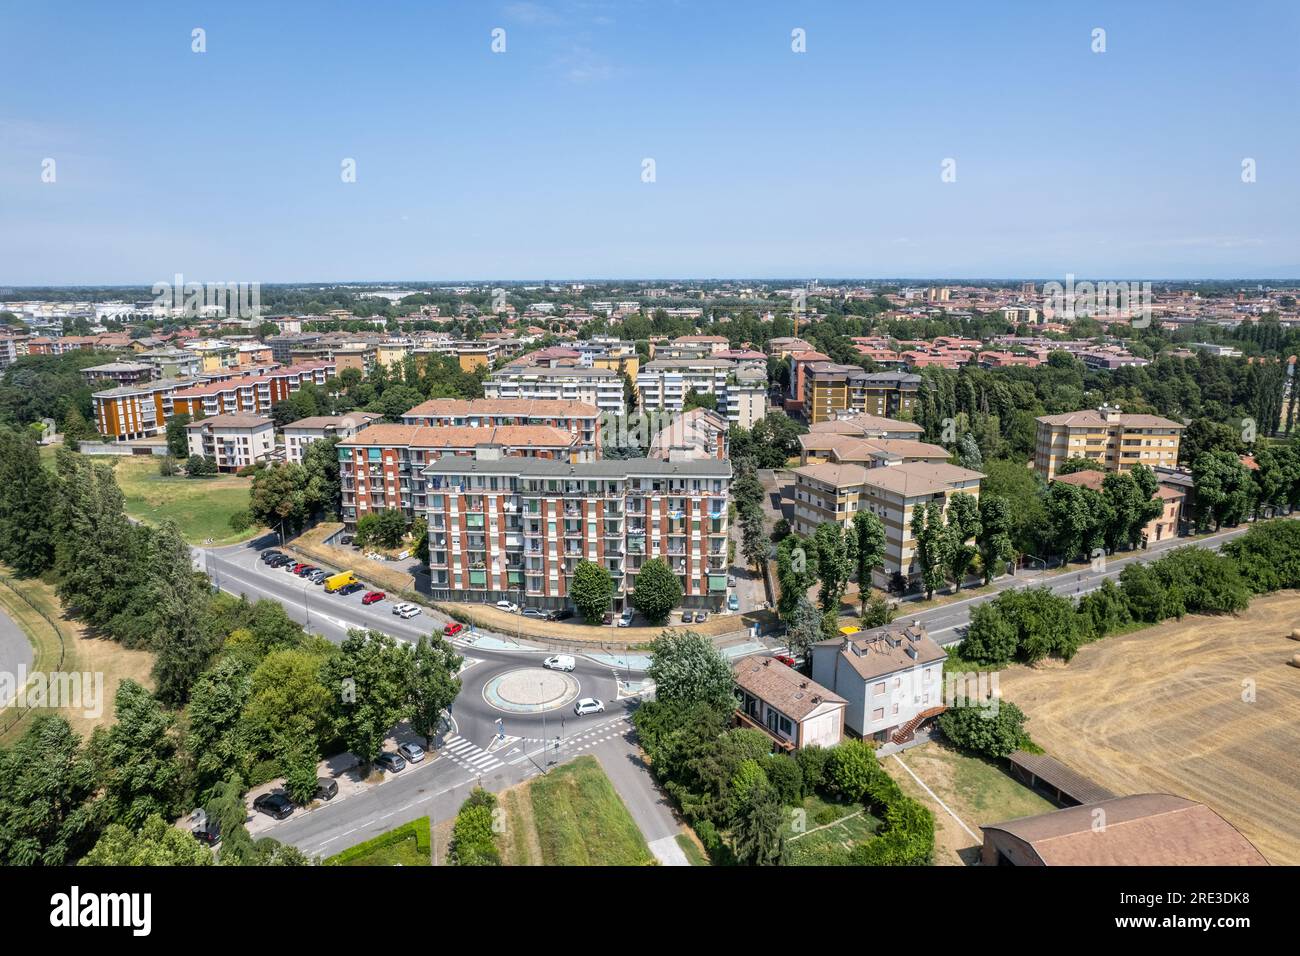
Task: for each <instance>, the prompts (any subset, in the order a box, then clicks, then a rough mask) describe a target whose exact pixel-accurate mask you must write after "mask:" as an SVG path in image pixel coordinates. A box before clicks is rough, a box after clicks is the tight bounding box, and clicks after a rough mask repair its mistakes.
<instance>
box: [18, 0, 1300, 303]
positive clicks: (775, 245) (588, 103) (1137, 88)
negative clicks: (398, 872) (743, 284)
mask: <svg viewBox="0 0 1300 956" xmlns="http://www.w3.org/2000/svg"><path fill="white" fill-rule="evenodd" d="M1297 28H1300V10H1297V8H1296V7H1295V6H1294V5H1291V4H1286V3H1281V2H1275V3H1265V4H1262V5H1260V6H1258V7H1253V8H1252V9H1251V13H1250V15H1249V16H1247V15H1244V14H1243V13H1241V12H1240V11H1238V10H1235V9H1233V8H1229V7H1225V6H1222V5H1211V4H1204V3H1173V2H1169V3H1150V4H1143V5H1141V6H1140V7H1136V6H1135V5H1126V4H1120V3H1093V4H1089V5H1088V6H1087V8H1086V9H1067V8H1061V9H1057V8H1055V7H1046V8H1045V7H1043V6H1042V5H1033V4H1028V3H1023V4H1022V3H1008V4H1004V5H1002V6H1000V7H998V8H994V9H987V8H984V7H975V6H973V5H966V4H959V3H955V2H939V3H934V4H931V5H928V6H927V7H926V8H925V10H924V11H923V12H918V11H916V10H915V9H910V10H909V9H907V8H902V7H899V8H874V7H867V6H866V5H862V4H856V3H838V2H826V3H819V4H815V5H809V6H807V7H806V8H805V7H803V6H801V5H791V4H785V3H777V2H755V3H751V4H746V5H744V7H743V8H732V9H728V8H726V7H725V5H701V4H691V3H685V2H664V3H651V2H638V0H627V2H602V0H539V2H505V3H481V4H445V5H441V4H440V5H430V4H427V3H421V2H415V0H410V2H395V3H391V4H386V5H385V9H384V12H383V14H382V15H378V14H375V15H371V14H370V13H368V12H367V13H366V14H365V15H363V14H362V13H361V12H360V11H359V10H357V9H354V8H351V7H344V6H338V7H335V6H331V5H328V4H327V5H312V6H310V7H308V6H303V7H301V8H298V9H295V10H283V9H262V8H260V7H252V6H250V7H247V8H242V7H234V6H231V5H216V4H212V5H203V4H198V5H193V6H186V7H184V8H176V7H175V6H174V5H168V4H162V3H155V2H144V3H139V4H134V5H131V6H129V7H122V6H105V5H97V4H91V3H88V2H78V3H59V4H45V5H38V4H25V5H9V6H6V7H5V8H4V9H3V10H0V31H3V33H4V35H5V36H6V37H8V38H10V39H11V43H10V44H9V47H8V50H7V67H8V71H9V74H10V76H11V77H15V78H22V79H21V82H13V83H11V84H9V88H8V89H6V91H5V94H4V96H3V97H0V288H23V287H37V286H75V285H87V286H123V287H127V286H130V287H139V286H146V287H147V286H151V285H152V284H154V283H155V282H164V281H170V279H171V277H172V276H173V275H174V274H176V273H183V274H185V275H186V276H187V277H193V278H194V280H195V281H216V280H228V281H241V282H261V283H263V284H268V285H270V284H290V285H302V284H320V285H328V284H347V283H352V284H363V283H377V282H382V283H387V284H403V283H436V284H452V283H463V284H471V283H486V282H535V283H540V282H564V281H573V282H602V281H628V282H631V281H645V282H666V281H673V280H677V281H747V280H748V281H763V282H779V281H781V280H790V281H792V282H793V281H802V280H800V279H799V277H807V278H820V279H822V281H836V279H837V278H839V279H842V280H844V281H852V280H855V279H860V280H861V281H864V282H882V281H889V280H894V281H903V282H905V281H909V280H908V278H907V277H913V278H912V279H911V280H910V281H914V282H917V283H920V282H930V283H934V282H948V283H954V284H955V283H962V282H965V283H976V282H979V281H985V282H1007V281H1016V280H1017V279H1020V280H1023V281H1028V280H1030V279H1033V280H1036V281H1040V282H1041V281H1046V280H1051V279H1055V280H1058V281H1060V280H1063V279H1064V277H1065V275H1066V274H1068V273H1072V274H1074V275H1076V276H1078V277H1080V278H1086V279H1091V280H1102V279H1151V280H1153V281H1168V282H1191V281H1198V280H1202V281H1232V280H1237V281H1240V282H1243V283H1258V284H1262V285H1270V284H1272V285H1278V284H1283V282H1284V280H1288V279H1289V280H1292V281H1295V277H1297V276H1300V226H1298V225H1297V222H1296V217H1295V212H1296V210H1297V209H1300V176H1297V172H1298V170H1297V157H1300V131H1298V130H1297V127H1296V124H1295V123H1293V122H1291V121H1290V117H1292V116H1293V114H1294V95H1293V93H1292V91H1293V90H1295V89H1296V88H1297V84H1298V83H1300V65H1298V64H1297V62H1296V59H1295V57H1294V55H1293V51H1292V49H1291V47H1292V45H1293V38H1294V37H1295V36H1296V35H1297ZM196 29H199V30H202V31H203V32H202V34H201V35H200V39H201V43H200V40H199V39H195V34H194V31H195V30H196ZM1098 29H1100V30H1104V31H1105V34H1104V45H1105V50H1104V52H1094V49H1095V48H1096V47H1097V46H1098V41H1097V39H1096V34H1095V31H1096V30H1098ZM498 30H500V31H504V33H501V34H494V31H498ZM796 30H800V31H804V32H803V33H802V34H800V35H797V36H792V32H793V31H796ZM494 43H496V44H497V47H498V48H500V47H501V45H502V44H504V51H503V52H493V44H494ZM801 43H802V44H803V45H804V47H805V49H806V52H796V51H795V48H797V47H799V45H800V44H801ZM195 45H200V46H203V47H205V52H198V53H196V52H193V47H194V46H195ZM646 160H653V167H652V168H653V174H654V175H653V181H652V182H646V181H643V180H644V179H645V178H646V174H647V170H648V168H649V167H647V165H646V163H645V161H646ZM948 160H955V164H954V165H951V166H948V165H945V163H946V161H948ZM51 161H52V162H51ZM348 161H352V163H354V164H355V165H354V167H353V168H354V169H355V180H356V181H355V182H345V181H344V178H345V176H346V174H347V172H348V168H349V167H348ZM1244 164H1248V165H1244ZM945 171H947V172H948V173H949V174H950V175H949V176H948V178H952V177H951V173H953V172H955V181H951V182H945V181H944V173H945ZM1247 173H1249V174H1250V175H1252V176H1253V178H1254V181H1251V182H1247V181H1243V176H1245V175H1247ZM50 180H52V181H50ZM402 275H406V276H412V275H422V276H432V277H435V278H426V279H400V278H393V277H394V276H402ZM439 276H450V277H460V278H436V277H439ZM466 276H468V277H477V278H464V277H466ZM944 276H947V277H949V278H942V277H944ZM304 277H306V278H304ZM557 277H568V278H557Z"/></svg>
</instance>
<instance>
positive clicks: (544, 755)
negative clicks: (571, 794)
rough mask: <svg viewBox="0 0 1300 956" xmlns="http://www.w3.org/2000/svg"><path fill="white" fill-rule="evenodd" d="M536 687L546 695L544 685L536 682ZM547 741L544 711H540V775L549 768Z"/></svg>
mask: <svg viewBox="0 0 1300 956" xmlns="http://www.w3.org/2000/svg"><path fill="white" fill-rule="evenodd" d="M537 687H538V689H539V690H540V691H541V692H542V693H543V694H545V693H546V685H545V684H543V683H542V682H541V681H538V683H537ZM548 739H549V738H547V736H546V711H545V710H543V711H542V773H546V768H547V767H548V766H550V757H549V755H548V754H547V752H546V741H547V740H548Z"/></svg>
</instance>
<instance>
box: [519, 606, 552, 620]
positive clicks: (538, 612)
mask: <svg viewBox="0 0 1300 956" xmlns="http://www.w3.org/2000/svg"><path fill="white" fill-rule="evenodd" d="M519 613H520V614H522V615H523V616H524V617H531V618H533V619H534V620H538V621H545V620H547V619H548V618H549V617H550V615H549V614H547V613H546V612H545V611H543V610H542V609H541V608H540V607H526V608H524V609H523V610H522V611H520V612H519Z"/></svg>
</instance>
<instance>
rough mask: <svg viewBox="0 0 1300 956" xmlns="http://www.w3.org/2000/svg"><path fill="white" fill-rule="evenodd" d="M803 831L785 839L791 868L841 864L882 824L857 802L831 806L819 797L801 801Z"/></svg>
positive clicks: (831, 803)
mask: <svg viewBox="0 0 1300 956" xmlns="http://www.w3.org/2000/svg"><path fill="white" fill-rule="evenodd" d="M803 809H804V811H805V813H806V817H805V818H804V826H805V829H804V831H803V832H802V833H796V834H794V835H793V836H790V837H789V838H787V840H786V848H787V851H788V853H789V859H788V864H789V865H790V866H827V865H832V866H833V865H836V864H839V863H842V862H843V861H844V855H845V854H846V853H847V852H848V851H849V850H851V849H852V848H853V847H854V845H855V844H858V843H865V842H866V841H867V840H870V839H871V838H872V837H873V836H875V835H876V832H877V831H878V830H879V829H880V824H881V821H880V820H879V819H878V818H876V817H874V816H872V815H871V814H870V813H868V812H867V811H866V810H865V809H864V808H863V806H862V804H860V803H834V802H831V801H828V800H824V799H822V798H821V797H818V796H810V797H806V798H805V799H804V805H803Z"/></svg>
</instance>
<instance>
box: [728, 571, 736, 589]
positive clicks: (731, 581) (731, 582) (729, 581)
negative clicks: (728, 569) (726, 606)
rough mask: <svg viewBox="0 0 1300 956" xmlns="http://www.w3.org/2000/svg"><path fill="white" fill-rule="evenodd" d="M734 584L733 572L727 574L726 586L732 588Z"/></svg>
mask: <svg viewBox="0 0 1300 956" xmlns="http://www.w3.org/2000/svg"><path fill="white" fill-rule="evenodd" d="M735 586H736V576H735V575H734V574H728V575H727V587H729V588H734V587H735Z"/></svg>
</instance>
